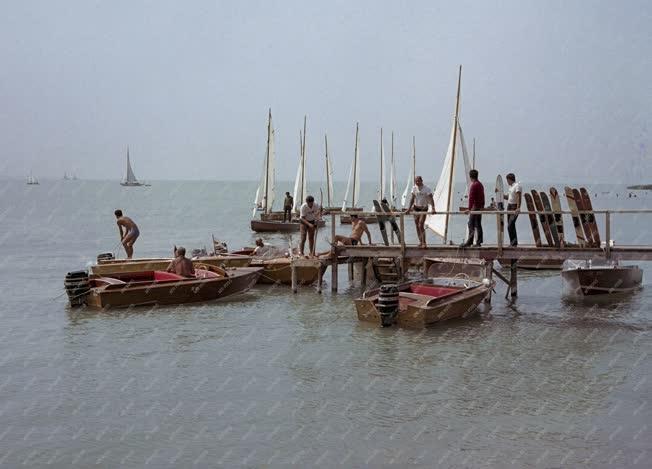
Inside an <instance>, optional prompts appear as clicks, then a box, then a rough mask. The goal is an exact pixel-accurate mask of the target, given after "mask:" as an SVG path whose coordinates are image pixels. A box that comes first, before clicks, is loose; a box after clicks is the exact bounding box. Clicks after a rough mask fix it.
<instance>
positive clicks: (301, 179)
mask: <svg viewBox="0 0 652 469" xmlns="http://www.w3.org/2000/svg"><path fill="white" fill-rule="evenodd" d="M303 128H304V132H303V134H302V133H301V131H299V165H298V167H297V175H296V177H295V179H294V193H293V197H294V207H293V209H294V210H295V211H299V209H300V208H301V205H302V204H303V202H304V199H305V198H306V196H307V195H308V194H307V191H306V134H305V128H306V126H305V119H304V126H303Z"/></svg>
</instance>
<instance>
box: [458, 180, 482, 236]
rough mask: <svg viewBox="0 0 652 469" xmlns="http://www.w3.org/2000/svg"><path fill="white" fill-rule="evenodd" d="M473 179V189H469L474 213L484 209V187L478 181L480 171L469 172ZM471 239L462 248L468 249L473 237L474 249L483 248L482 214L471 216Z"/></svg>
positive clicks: (472, 214)
mask: <svg viewBox="0 0 652 469" xmlns="http://www.w3.org/2000/svg"><path fill="white" fill-rule="evenodd" d="M469 177H470V178H471V187H469V211H470V212H474V211H478V210H483V209H484V186H483V185H482V183H481V182H480V181H478V170H477V169H472V170H471V171H469ZM468 228H469V237H468V239H467V240H466V242H465V243H463V244H462V245H461V246H460V247H463V248H466V247H469V246H471V245H472V244H473V237H474V235H475V236H476V238H475V244H474V247H477V248H479V247H480V246H482V214H480V213H478V214H474V213H470V214H469V223H468Z"/></svg>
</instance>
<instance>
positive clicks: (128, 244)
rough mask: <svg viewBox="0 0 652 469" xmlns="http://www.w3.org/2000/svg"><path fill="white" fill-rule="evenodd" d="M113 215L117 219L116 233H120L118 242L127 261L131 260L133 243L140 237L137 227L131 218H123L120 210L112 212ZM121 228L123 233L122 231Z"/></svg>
mask: <svg viewBox="0 0 652 469" xmlns="http://www.w3.org/2000/svg"><path fill="white" fill-rule="evenodd" d="M113 214H114V215H115V217H116V218H117V222H116V223H117V224H118V231H119V232H120V242H121V243H122V245H123V246H124V248H125V252H126V253H127V259H131V258H132V257H133V255H134V243H135V242H136V240H137V239H138V236H140V231H139V230H138V225H136V223H134V221H133V220H132V219H131V218H129V217H125V216H124V215H123V214H122V210H120V209H118V210H116V211H115V212H113ZM123 227H124V232H123V231H122V228H123Z"/></svg>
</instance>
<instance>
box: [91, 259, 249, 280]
mask: <svg viewBox="0 0 652 469" xmlns="http://www.w3.org/2000/svg"><path fill="white" fill-rule="evenodd" d="M170 262H172V259H171V258H170V259H167V258H159V259H111V260H108V261H100V262H99V263H98V264H96V265H93V266H91V267H90V271H91V273H92V274H95V275H110V274H119V273H127V272H142V271H148V270H165V269H167V267H168V266H169V265H170ZM192 263H193V264H195V265H196V264H207V265H212V266H216V267H221V266H224V267H247V266H249V264H250V263H251V256H239V255H238V256H236V255H226V256H207V257H201V258H199V259H193V261H192Z"/></svg>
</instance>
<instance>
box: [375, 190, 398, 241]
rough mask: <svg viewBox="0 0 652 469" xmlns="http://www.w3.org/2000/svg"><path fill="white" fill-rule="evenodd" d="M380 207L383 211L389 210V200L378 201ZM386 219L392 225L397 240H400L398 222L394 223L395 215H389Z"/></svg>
mask: <svg viewBox="0 0 652 469" xmlns="http://www.w3.org/2000/svg"><path fill="white" fill-rule="evenodd" d="M380 207H381V208H382V209H383V212H385V213H387V212H391V211H392V208H391V207H390V206H389V202H387V199H383V200H382V201H381V202H380ZM387 221H388V222H389V224H390V226H391V227H392V231H393V232H394V235H395V236H396V237H397V240H398V242H399V243H400V242H401V229H400V228H399V227H398V223H396V217H395V216H394V215H390V216H388V217H387Z"/></svg>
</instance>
